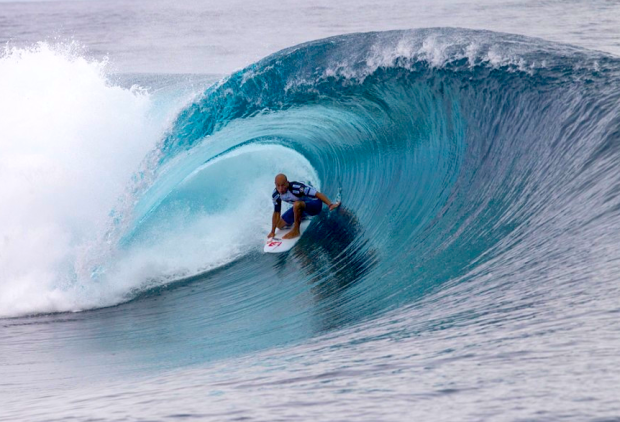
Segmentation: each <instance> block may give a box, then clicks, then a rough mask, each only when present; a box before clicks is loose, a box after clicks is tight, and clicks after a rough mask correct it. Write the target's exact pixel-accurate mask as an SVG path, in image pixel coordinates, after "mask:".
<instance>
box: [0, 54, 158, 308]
mask: <svg viewBox="0 0 620 422" xmlns="http://www.w3.org/2000/svg"><path fill="white" fill-rule="evenodd" d="M78 50H79V49H77V48H76V47H75V46H50V45H48V44H45V43H40V44H38V45H36V46H34V47H32V48H26V49H18V48H9V47H7V48H5V50H4V53H3V54H2V56H1V57H0V115H1V116H2V119H1V120H0V181H1V182H0V204H1V205H0V317H6V316H14V315H20V314H24V313H33V312H50V311H61V310H71V309H74V308H79V307H81V306H80V304H79V303H76V300H77V299H75V297H73V298H67V296H66V295H64V294H63V289H64V288H66V286H67V284H69V283H71V282H72V280H71V276H69V275H68V274H71V271H70V269H71V268H72V266H73V265H74V261H75V257H76V256H77V255H79V254H80V253H81V252H80V251H81V250H82V249H83V248H84V247H85V245H86V244H88V243H89V242H90V241H92V240H93V239H94V238H95V237H96V235H97V233H99V232H100V231H101V229H102V225H104V224H105V223H106V221H107V216H108V213H109V212H110V210H111V209H112V208H113V206H114V203H115V201H116V200H117V198H118V197H119V195H121V193H122V192H123V190H124V189H125V187H126V185H127V183H128V181H129V180H130V178H131V175H132V174H133V172H135V171H136V169H138V168H139V163H140V162H141V160H142V159H143V157H144V156H145V154H146V153H147V152H148V151H149V150H150V149H152V148H153V146H154V145H155V143H156V142H157V140H158V139H160V133H161V131H162V127H159V126H158V125H156V124H153V122H152V121H150V120H149V117H148V113H149V109H150V106H151V99H150V97H149V95H148V94H147V93H146V92H144V90H141V89H139V88H137V87H134V88H132V89H124V88H121V87H118V86H114V85H113V84H111V83H110V82H109V80H108V79H107V77H106V73H105V69H106V63H105V62H102V61H93V60H88V59H86V58H84V57H83V56H82V55H80V54H79V51H78Z"/></svg>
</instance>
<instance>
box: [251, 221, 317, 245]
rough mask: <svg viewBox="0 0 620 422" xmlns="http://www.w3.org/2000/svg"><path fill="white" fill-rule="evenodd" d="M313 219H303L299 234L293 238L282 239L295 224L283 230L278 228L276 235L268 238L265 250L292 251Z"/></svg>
mask: <svg viewBox="0 0 620 422" xmlns="http://www.w3.org/2000/svg"><path fill="white" fill-rule="evenodd" d="M311 220H312V219H311V218H308V219H305V220H302V221H301V224H300V225H299V236H297V237H295V238H293V239H282V236H284V235H285V234H287V233H288V232H290V231H291V230H292V229H293V226H290V227H285V228H284V229H282V230H280V229H276V235H275V236H274V237H272V238H271V239H267V242H266V243H265V248H264V249H263V250H264V251H265V252H266V253H281V252H286V251H290V250H291V248H292V247H293V246H295V244H296V243H297V242H298V241H299V239H301V237H302V236H303V235H304V232H305V231H306V229H307V228H308V226H309V225H310V221H311Z"/></svg>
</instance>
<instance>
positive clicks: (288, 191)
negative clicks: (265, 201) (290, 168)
mask: <svg viewBox="0 0 620 422" xmlns="http://www.w3.org/2000/svg"><path fill="white" fill-rule="evenodd" d="M275 183H276V187H275V189H274V190H273V194H272V195H271V199H272V200H273V207H274V209H273V216H272V218H271V232H270V233H269V235H268V236H267V237H268V238H272V237H274V236H275V235H276V227H277V228H279V229H283V228H284V227H286V226H290V225H293V229H292V230H291V231H290V232H288V233H287V234H285V235H284V236H283V237H282V238H283V239H293V238H295V237H298V236H299V225H300V224H301V220H302V219H303V217H304V216H306V215H318V214H319V213H320V212H321V210H322V208H323V203H325V205H327V206H328V207H329V210H330V211H331V210H333V209H336V208H338V207H339V206H340V202H336V203H335V204H332V202H331V201H330V200H329V198H328V197H327V196H325V195H324V194H322V193H321V192H318V191H317V190H316V189H315V188H313V187H312V186H307V185H304V184H303V183H300V182H289V181H288V179H287V178H286V176H285V175H284V174H278V175H277V176H276V180H275ZM282 201H284V202H288V203H289V204H293V206H292V207H291V209H289V210H288V211H286V212H285V213H284V214H282V216H280V211H281V209H282Z"/></svg>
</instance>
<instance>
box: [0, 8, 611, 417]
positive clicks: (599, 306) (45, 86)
mask: <svg viewBox="0 0 620 422" xmlns="http://www.w3.org/2000/svg"><path fill="white" fill-rule="evenodd" d="M80 4H81V3H71V4H67V3H49V4H41V5H40V7H43V8H53V7H55V8H56V9H55V10H56V11H57V13H59V15H61V16H71V17H72V19H74V18H75V17H76V16H77V15H76V11H77V10H81V9H80V7H82V6H80ZM162 5H163V4H160V5H159V6H158V7H163V6H162ZM462 5H463V4H461V6H462ZM318 6H319V5H316V8H315V9H313V10H315V11H316V13H317V16H319V17H320V16H322V15H325V16H330V18H329V19H332V20H334V21H337V19H336V18H335V17H334V16H333V15H332V14H330V13H328V12H327V11H325V10H324V9H321V8H320V7H318ZM448 6H450V5H449V4H448V3H446V4H444V5H443V6H441V7H444V8H445V7H448ZM452 6H454V7H456V6H455V5H452ZM470 6H471V5H470ZM535 6H536V7H535ZM32 7H33V6H31V5H30V4H22V3H9V4H6V5H5V4H2V5H0V10H3V11H4V12H5V16H16V13H17V12H16V11H18V12H20V13H22V14H24V15H23V16H30V15H28V14H29V13H30V14H32V13H33V11H32V10H33V9H32ZM101 7H104V8H105V7H108V6H103V5H102V4H99V3H96V4H95V9H94V10H98V9H97V8H101ZM135 7H136V5H130V6H127V10H133V9H134V8H135ZM144 7H145V8H146V9H145V14H143V15H141V16H144V17H143V20H144V21H146V22H158V19H159V18H153V17H152V18H148V17H147V16H149V14H148V13H147V12H146V11H148V10H151V11H152V12H153V13H155V12H154V11H156V10H158V9H157V8H156V7H155V6H153V8H152V9H149V8H148V7H147V6H146V5H144ZM435 7H436V8H435V9H432V8H431V9H429V10H426V12H424V13H426V14H427V15H428V16H435V19H441V16H442V15H441V13H440V12H441V10H443V9H441V7H439V6H435ZM496 7H498V8H499V10H500V12H501V13H499V14H498V15H497V16H498V18H497V19H498V21H502V19H508V18H503V16H508V17H510V16H515V17H516V18H515V21H516V22H535V21H534V20H533V15H534V14H536V10H539V9H537V7H538V8H542V9H543V10H555V11H557V7H559V6H557V5H555V4H554V3H549V4H546V3H545V4H540V5H538V4H537V3H536V4H534V3H524V4H522V5H516V4H509V3H499V4H498V5H497V6H496ZM583 7H585V6H584V5H581V4H580V3H578V2H576V3H574V4H572V3H571V5H570V6H568V9H567V12H566V13H568V12H569V11H570V10H574V9H577V10H580V8H583ZM592 7H593V8H594V10H589V13H590V14H589V15H587V17H588V19H590V20H594V21H596V19H598V20H599V21H600V22H602V23H601V26H600V27H598V26H596V25H594V24H588V23H587V22H589V21H587V20H586V23H584V21H583V20H580V18H579V17H578V16H572V18H571V19H572V20H571V19H566V20H564V21H562V23H561V24H559V23H558V24H557V25H555V26H554V25H551V24H550V25H551V26H550V27H549V29H547V31H548V33H549V34H550V35H553V36H549V37H548V38H549V39H551V38H554V37H555V39H554V40H553V41H550V40H545V39H541V38H533V37H531V36H524V35H513V34H508V33H503V32H494V31H489V30H475V29H459V28H448V27H446V26H447V25H449V23H450V22H451V21H450V19H456V17H455V16H452V17H450V18H447V19H448V21H447V22H446V24H444V25H440V26H441V27H438V28H431V29H428V28H423V29H412V30H390V31H380V32H365V33H357V34H348V35H338V36H336V37H332V38H327V39H319V40H315V41H310V42H308V43H305V44H301V45H295V46H291V47H289V48H286V49H284V50H282V51H279V52H276V53H274V54H271V55H268V56H267V57H265V58H263V59H261V60H259V61H257V62H255V63H252V64H248V66H247V67H244V68H243V69H241V70H236V71H235V70H234V69H230V72H231V73H230V74H228V75H227V76H223V77H220V76H218V75H213V73H217V72H216V71H214V69H216V67H213V68H210V70H209V71H204V72H196V71H195V69H193V68H192V66H188V69H187V71H186V72H187V73H184V74H173V73H172V71H170V70H168V71H165V73H157V71H161V69H162V68H161V67H158V66H160V64H158V63H157V62H156V61H153V59H152V56H151V55H152V54H154V51H153V50H152V49H147V50H148V54H147V53H144V52H143V53H140V52H141V51H143V50H142V48H144V46H143V44H142V43H145V42H146V41H145V40H147V39H148V38H146V37H144V36H142V37H139V36H138V37H137V41H136V43H135V44H132V43H129V42H127V41H105V42H103V44H104V45H105V46H109V47H110V50H109V52H108V54H109V55H110V57H109V59H108V60H109V61H111V62H112V64H111V66H113V67H114V66H120V67H123V66H126V67H127V69H129V68H130V67H131V66H137V67H141V66H143V67H146V68H148V69H149V72H143V71H142V72H139V73H128V71H125V72H111V71H110V68H109V66H110V64H109V63H108V64H106V63H105V62H103V61H102V59H101V58H100V57H98V56H97V54H94V55H93V54H92V52H91V53H88V52H85V51H84V49H83V48H81V47H78V46H76V45H75V44H74V45H69V44H67V43H66V42H61V43H60V44H54V43H49V42H48V43H46V44H41V45H39V46H37V47H32V48H30V47H25V46H21V45H20V43H23V44H24V45H27V41H28V40H27V38H28V37H25V36H22V35H20V36H19V37H18V36H17V35H14V36H15V37H16V38H18V39H17V40H14V41H12V43H14V44H16V45H15V46H13V47H11V46H9V47H7V49H6V50H5V52H4V55H3V57H2V59H1V60H2V62H1V63H0V75H3V76H4V78H3V80H5V81H10V83H5V84H4V85H0V87H1V89H3V90H4V92H5V95H4V96H3V98H4V100H0V104H1V105H2V114H3V116H5V118H6V120H5V121H6V122H8V123H5V125H4V129H2V130H4V135H5V138H4V139H5V140H4V141H3V143H2V144H1V145H2V150H1V152H2V157H3V158H0V174H1V175H3V180H5V183H4V187H3V188H1V189H0V194H1V195H2V196H3V197H4V198H7V200H6V201H5V204H8V205H4V206H3V209H2V210H1V211H0V220H1V221H3V223H2V224H1V225H0V229H1V230H2V231H1V232H0V234H2V239H3V242H4V243H2V249H0V252H2V253H1V254H0V257H1V258H0V265H1V267H0V269H2V283H1V284H0V317H2V319H0V326H1V327H2V328H1V331H0V336H1V339H2V341H1V342H0V351H1V353H0V357H1V358H0V359H1V360H0V368H1V369H0V371H1V372H2V376H1V377H0V379H1V381H0V389H1V391H2V395H1V399H0V400H1V401H2V410H1V411H0V419H3V420H49V421H52V420H71V419H73V420H167V419H192V418H193V419H198V420H202V419H205V420H240V419H250V420H268V421H273V420H417V419H430V420H446V421H452V420H545V421H546V420H580V421H581V420H601V421H602V420H616V419H617V418H619V417H620V406H619V405H618V400H617V396H618V394H617V387H616V385H617V383H618V380H619V379H620V374H618V370H617V367H618V363H619V361H618V354H617V350H618V346H619V345H620V341H619V340H620V326H619V324H618V322H617V316H618V313H619V312H620V305H619V303H620V302H619V301H618V299H619V298H620V287H619V285H618V282H617V279H618V274H620V271H619V270H620V268H619V266H618V262H619V261H618V256H619V255H618V250H617V247H616V245H617V237H618V234H619V230H620V224H619V222H620V219H619V216H620V214H619V211H618V210H620V205H619V202H618V194H617V193H618V186H619V185H620V177H619V173H618V172H617V171H616V166H617V163H618V151H617V148H616V144H617V142H618V140H619V136H620V118H619V117H618V116H619V115H620V114H619V111H620V110H619V109H620V85H619V82H620V80H619V78H620V61H619V59H618V58H617V57H616V56H614V55H613V54H610V52H611V53H614V52H615V50H614V49H615V48H617V47H616V45H617V41H616V40H617V39H618V38H617V32H616V33H611V34H610V33H609V31H606V30H603V29H601V28H603V27H605V25H612V24H613V16H615V15H613V14H611V13H610V11H609V10H608V8H612V9H613V5H608V4H607V3H605V4H595V5H594V6H592ZM399 8H400V9H399ZM545 8H546V9H545ZM570 8H574V9H570ZM187 9H188V11H187V12H188V13H190V12H192V13H193V14H197V11H199V9H200V7H199V6H196V5H193V6H190V5H187ZM286 10H288V9H286V7H284V8H283V9H281V10H279V11H278V12H275V11H271V10H270V9H268V8H266V9H264V10H263V11H262V12H261V13H264V18H265V19H264V22H269V21H270V19H273V16H274V14H281V13H285V12H286ZM291 10H292V9H291ZM399 10H402V11H403V12H402V14H404V15H413V14H415V13H414V12H415V11H416V10H417V9H415V7H413V6H406V5H396V4H395V5H393V8H391V9H390V8H386V11H385V12H383V13H384V14H383V15H380V16H383V19H382V20H381V22H382V23H381V25H387V26H389V25H395V24H398V23H400V21H399V20H398V19H397V18H396V17H395V16H396V15H397V14H398V13H397V12H398V11H399ZM458 10H462V9H458ZM467 10H469V12H467V13H465V12H461V15H458V14H457V15H456V16H457V17H458V16H461V18H462V19H463V20H464V21H467V19H470V20H471V21H472V22H477V24H476V25H471V26H474V27H476V26H484V25H483V24H484V23H485V22H488V21H490V20H491V17H492V16H495V15H492V13H491V11H492V10H495V9H492V8H491V9H489V11H487V12H484V11H482V12H480V13H477V14H475V15H470V14H469V13H471V10H472V9H471V8H470V9H467ZM394 11H395V12H394ZM177 12H178V11H177ZM192 13H190V15H191V14H192ZM222 13H224V12H222ZM356 13H360V12H359V11H358V10H356V11H355V13H353V15H354V16H357V15H355V14H356ZM366 13H369V12H366ZM391 13H392V14H391ZM485 13H486V14H485ZM493 13H495V12H493ZM427 15H424V14H422V16H427ZM88 16H89V17H90V18H92V17H93V16H97V15H96V14H92V12H91V14H89V15H88ZM102 16H106V15H105V14H103V15H102ZM127 16H128V17H127V18H125V15H123V14H120V15H119V16H117V19H119V21H120V22H124V24H127V25H128V27H129V26H131V25H129V24H130V23H132V22H134V21H133V20H132V19H134V18H131V16H133V15H132V14H131V13H129V12H128V13H127ZM173 16H176V15H174V14H173ZM222 16H227V15H226V14H224V15H222ZM260 16H263V15H260ZM364 16H368V15H367V14H365V15H364ZM549 16H550V17H548V18H541V19H549V21H545V22H552V21H553V15H549ZM592 16H594V17H592ZM90 18H89V19H90ZM5 19H6V18H5ZM40 19H44V18H43V17H40ZM186 19H188V20H189V21H190V22H194V24H196V25H197V23H196V22H197V21H198V18H196V17H195V18H191V17H186ZM222 19H223V18H222ZM326 19H327V18H326ZM476 19H477V20H476ZM583 19H585V18H583ZM15 22H16V24H15V27H16V28H18V29H19V30H15V32H14V33H15V34H22V33H27V31H25V29H24V28H25V27H27V26H28V25H27V23H25V21H23V20H22V21H19V20H16V21H15ZM72 22H74V21H73V20H67V26H71V25H70V23H72ZM141 22H142V21H141ZM342 24H343V25H345V24H346V25H358V26H363V27H366V26H367V25H368V23H367V21H366V20H364V19H362V18H357V20H355V19H354V18H349V20H342ZM579 24H581V25H585V28H584V29H583V32H582V35H584V34H589V35H590V36H591V37H594V38H596V37H598V38H597V39H598V40H599V41H601V40H602V41H601V47H600V48H599V49H592V48H585V47H591V44H595V42H594V41H588V42H589V43H591V44H589V45H580V46H575V45H570V44H567V42H570V41H572V40H573V38H571V37H570V36H568V35H567V36H566V37H565V38H564V39H559V40H558V39H557V37H560V38H561V36H562V29H563V28H565V26H570V25H576V26H579ZM110 25H112V26H113V27H114V25H117V26H118V27H119V28H121V27H122V25H120V23H118V22H117V23H114V24H110ZM140 25H144V22H142V23H141V24H140ZM140 25H138V27H140ZM287 25H288V24H287ZM287 25H285V26H284V27H283V28H284V29H286V28H289V27H288V26H287ZM417 26H422V25H417ZM171 27H172V28H173V26H171ZM190 27H192V26H191V25H190ZM20 28H21V29H20ZM131 28H134V29H135V26H131ZM284 29H283V30H284ZM380 29H389V28H380ZM490 29H496V28H495V27H492V26H491V27H490ZM263 30H265V29H263ZM330 30H332V29H330ZM20 31H21V32H20ZM102 31H103V32H105V31H104V27H103V26H102V27H96V26H95V27H89V29H87V30H84V32H83V33H84V34H85V35H84V38H85V39H86V40H90V39H91V37H94V34H100V33H101V32H102ZM127 31H128V32H131V30H127ZM248 31H249V30H248ZM536 31H540V29H539V28H538V27H537V26H535V25H533V24H532V27H531V30H529V29H528V27H525V28H524V29H523V31H521V32H526V33H527V34H528V35H540V34H539V33H538V32H536ZM616 31H617V30H616ZM163 32H165V31H164V30H163V29H158V30H156V31H155V30H154V32H153V34H152V37H154V38H156V39H157V38H158V37H160V36H162V33H163ZM340 32H346V31H340ZM514 32H518V31H514ZM77 34H78V35H79V34H80V32H79V31H78V32H77ZM119 34H120V35H126V32H123V30H121V29H119V33H118V34H117V36H120V35H119ZM614 34H615V35H614ZM46 35H47V34H46V33H45V31H43V32H38V33H37V34H36V35H34V37H35V38H40V39H37V41H41V40H43V39H44V38H45V36H46ZM324 35H326V34H324ZM182 36H183V35H181V37H182ZM78 38H79V37H78ZM197 38H199V37H198V36H197V35H192V36H191V37H189V36H188V38H186V41H188V45H189V44H191V43H190V42H189V40H192V42H193V41H195V40H196V39H197ZM605 40H608V41H607V42H606V43H605V42H603V41H605ZM609 40H611V41H609ZM278 41H279V42H284V36H282V37H280V38H278ZM556 41H564V43H558V42H556ZM614 43H616V44H614ZM170 44H172V41H170ZM122 46H125V48H127V49H128V50H131V51H133V52H134V54H135V55H136V59H135V61H133V62H132V60H131V59H128V58H127V57H129V56H124V55H123V54H120V53H119V55H118V56H116V55H115V54H116V52H119V51H121V50H122V48H121V47H122ZM169 46H170V45H166V47H169ZM223 46H224V47H226V48H227V49H228V50H230V51H234V52H235V53H234V54H229V55H227V54H223V53H217V52H216V53H211V56H207V58H208V59H209V60H214V59H216V58H221V62H220V64H219V65H218V66H224V65H222V63H224V64H225V65H226V66H229V67H233V66H234V63H236V61H237V60H241V59H242V58H247V57H248V56H247V55H244V54H243V50H239V49H237V47H236V46H237V44H236V43H235V42H234V37H233V38H232V41H230V42H228V43H224V44H223ZM603 47H605V48H603ZM88 48H89V45H86V50H88ZM90 48H92V47H90ZM155 50H156V49H155ZM596 50H606V51H608V52H602V51H596ZM95 51H96V50H95ZM162 51H166V49H165V48H164V49H163V50H162ZM181 51H182V52H184V53H185V54H188V53H189V52H190V51H191V47H190V46H187V45H186V46H185V47H183V48H181ZM115 60H117V64H116V65H115V64H114V61H115ZM184 60H187V58H186V59H184ZM201 60H203V59H201ZM132 63H133V64H132ZM201 63H202V62H201ZM166 66H167V65H166ZM164 68H165V66H164ZM206 68H207V69H209V67H208V66H207V67H206ZM42 69H43V70H45V71H43V70H42ZM190 73H191V74H190ZM50 102H51V104H54V107H48V106H47V104H50ZM33 117H34V118H36V120H38V121H40V122H41V125H40V126H39V125H32V124H31V122H32V120H33ZM40 127H43V129H39V128H40ZM279 172H285V173H286V174H288V175H289V177H290V178H291V179H296V180H301V181H307V182H311V183H312V184H313V185H314V186H317V187H318V188H320V189H321V191H322V192H325V193H326V194H327V195H328V196H329V197H331V198H335V197H336V196H340V197H341V199H342V204H343V205H342V206H341V208H339V209H338V210H337V211H333V212H327V211H326V210H324V212H323V213H322V214H321V215H320V216H319V217H317V218H315V219H314V220H313V222H312V224H311V226H310V228H309V229H308V232H307V233H306V234H305V235H304V236H303V238H302V239H301V240H300V241H299V243H298V245H297V246H296V247H295V248H294V249H293V250H292V251H291V252H290V253H288V254H286V255H265V254H263V253H262V252H261V250H262V242H263V239H264V236H265V234H266V233H267V231H268V230H269V227H270V224H271V221H270V217H271V211H272V208H271V200H270V194H271V190H272V186H273V176H274V175H275V174H276V173H279Z"/></svg>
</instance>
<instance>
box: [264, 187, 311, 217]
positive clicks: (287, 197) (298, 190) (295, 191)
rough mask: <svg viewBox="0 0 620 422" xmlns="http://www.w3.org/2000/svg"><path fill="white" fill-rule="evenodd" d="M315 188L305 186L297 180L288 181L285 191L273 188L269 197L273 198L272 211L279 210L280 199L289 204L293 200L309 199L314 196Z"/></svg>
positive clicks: (280, 207) (280, 206)
mask: <svg viewBox="0 0 620 422" xmlns="http://www.w3.org/2000/svg"><path fill="white" fill-rule="evenodd" d="M316 194H317V192H316V189H315V188H313V187H312V186H306V185H304V184H303V183H299V182H289V187H288V190H287V191H286V193H284V194H280V192H278V190H277V189H274V190H273V194H272V195H271V199H272V200H273V212H280V210H281V209H282V201H284V202H288V203H289V204H292V203H294V202H295V201H304V202H306V201H309V200H312V199H315V198H316Z"/></svg>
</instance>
